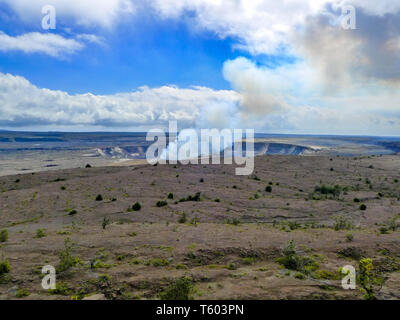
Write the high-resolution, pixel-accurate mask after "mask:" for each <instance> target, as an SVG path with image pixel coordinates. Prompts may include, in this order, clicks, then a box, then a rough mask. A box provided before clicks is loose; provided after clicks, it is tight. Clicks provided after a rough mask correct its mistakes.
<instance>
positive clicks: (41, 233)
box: [35, 229, 46, 238]
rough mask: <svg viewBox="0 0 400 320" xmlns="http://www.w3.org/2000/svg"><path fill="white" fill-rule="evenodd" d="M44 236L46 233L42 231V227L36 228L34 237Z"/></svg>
mask: <svg viewBox="0 0 400 320" xmlns="http://www.w3.org/2000/svg"><path fill="white" fill-rule="evenodd" d="M45 236H46V233H45V232H44V230H43V229H37V230H36V236H35V238H43V237H45Z"/></svg>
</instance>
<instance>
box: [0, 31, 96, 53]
mask: <svg viewBox="0 0 400 320" xmlns="http://www.w3.org/2000/svg"><path fill="white" fill-rule="evenodd" d="M85 42H93V43H98V44H101V43H102V39H101V38H99V37H97V36H95V35H90V34H80V35H77V36H76V38H75V39H73V38H70V39H68V38H64V37H63V36H61V35H58V34H52V33H40V32H30V33H25V34H22V35H19V36H16V37H12V36H9V35H7V34H5V33H4V32H2V31H0V51H23V52H25V53H44V54H47V55H49V56H52V57H64V56H66V55H69V54H73V53H75V52H77V51H79V50H82V49H83V48H84V47H85Z"/></svg>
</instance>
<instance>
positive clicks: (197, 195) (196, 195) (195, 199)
mask: <svg viewBox="0 0 400 320" xmlns="http://www.w3.org/2000/svg"><path fill="white" fill-rule="evenodd" d="M200 195H201V193H200V192H196V194H195V195H194V196H191V195H189V196H187V197H186V198H182V199H180V200H179V202H185V201H200V200H201V198H200Z"/></svg>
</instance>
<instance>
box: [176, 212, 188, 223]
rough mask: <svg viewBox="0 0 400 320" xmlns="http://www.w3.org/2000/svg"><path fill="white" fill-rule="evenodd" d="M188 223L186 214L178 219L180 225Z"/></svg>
mask: <svg viewBox="0 0 400 320" xmlns="http://www.w3.org/2000/svg"><path fill="white" fill-rule="evenodd" d="M186 221H187V217H186V213H185V212H184V213H182V214H181V216H180V217H179V219H178V222H179V223H185V222H186Z"/></svg>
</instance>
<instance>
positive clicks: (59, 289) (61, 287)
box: [48, 281, 69, 296]
mask: <svg viewBox="0 0 400 320" xmlns="http://www.w3.org/2000/svg"><path fill="white" fill-rule="evenodd" d="M48 293H49V294H54V295H61V296H67V295H68V294H69V290H68V288H67V286H66V285H65V284H63V283H61V282H60V281H57V283H56V288H55V289H49V290H48Z"/></svg>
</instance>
